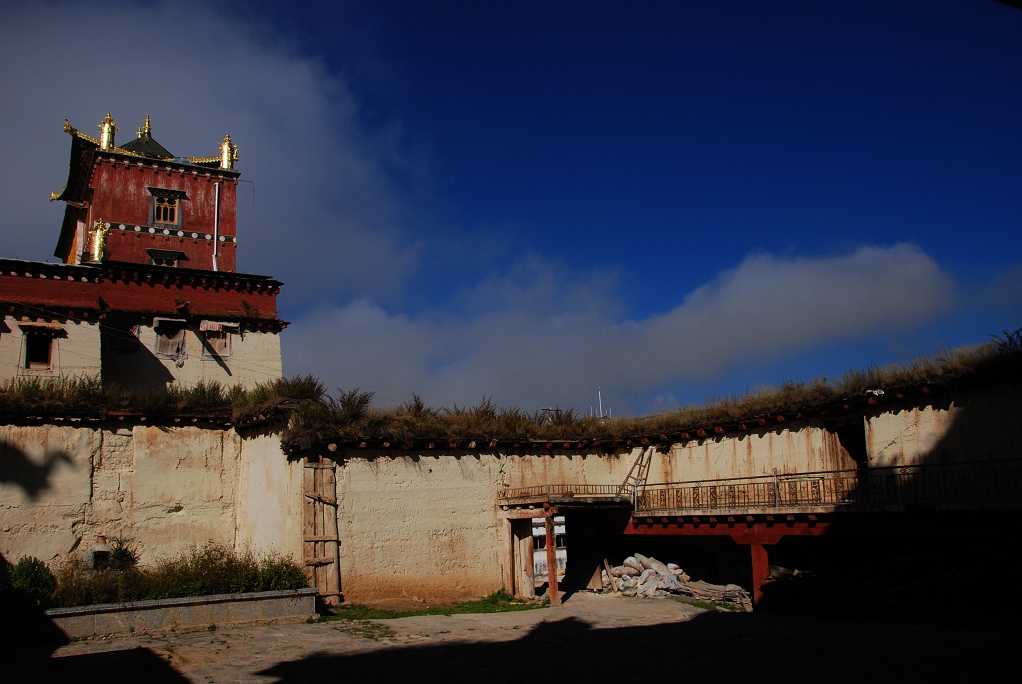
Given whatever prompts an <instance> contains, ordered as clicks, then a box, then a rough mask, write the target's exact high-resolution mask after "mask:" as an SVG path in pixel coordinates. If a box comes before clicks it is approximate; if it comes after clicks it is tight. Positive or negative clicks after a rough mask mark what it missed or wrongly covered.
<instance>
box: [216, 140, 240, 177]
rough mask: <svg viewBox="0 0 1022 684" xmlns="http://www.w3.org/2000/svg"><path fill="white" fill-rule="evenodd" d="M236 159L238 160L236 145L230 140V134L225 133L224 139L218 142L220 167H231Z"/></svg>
mask: <svg viewBox="0 0 1022 684" xmlns="http://www.w3.org/2000/svg"><path fill="white" fill-rule="evenodd" d="M236 161H238V146H237V145H235V144H234V143H232V142H231V136H230V135H225V136H224V141H223V142H222V143H220V168H221V169H233V168H234V162H236Z"/></svg>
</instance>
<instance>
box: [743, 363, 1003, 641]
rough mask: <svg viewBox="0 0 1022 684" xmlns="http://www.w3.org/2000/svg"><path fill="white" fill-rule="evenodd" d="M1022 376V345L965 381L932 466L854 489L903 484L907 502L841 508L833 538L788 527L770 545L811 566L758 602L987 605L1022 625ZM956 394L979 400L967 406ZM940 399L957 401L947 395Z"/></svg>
mask: <svg viewBox="0 0 1022 684" xmlns="http://www.w3.org/2000/svg"><path fill="white" fill-rule="evenodd" d="M1020 379H1022V353H1017V352H1016V353H1009V354H1004V355H1002V356H998V357H995V358H993V359H991V360H990V361H988V362H986V363H985V364H983V365H982V366H980V367H979V368H978V369H977V370H976V374H975V376H974V379H972V380H970V382H971V383H974V384H975V386H977V387H982V388H984V390H983V391H982V392H976V393H972V392H971V391H970V388H969V387H962V388H959V389H957V390H956V391H955V396H956V400H955V402H954V404H955V406H956V407H957V408H956V409H955V411H954V413H953V417H952V422H951V424H950V425H949V426H948V428H947V430H946V431H945V433H944V435H943V438H942V439H941V440H940V441H939V442H938V443H936V444H935V445H934V446H933V448H931V449H930V450H929V451H927V452H926V453H925V455H924V456H923V457H922V458H921V459H917V460H916V461H915V462H916V463H918V464H919V465H920V466H921V467H913V468H907V469H904V474H901V473H900V472H899V474H898V479H897V481H895V479H894V478H893V477H891V475H893V474H894V472H896V471H885V472H886V473H889V475H888V477H886V478H873V479H872V480H871V479H866V478H861V479H860V482H861V483H862V484H860V488H859V490H857V491H856V492H853V496H854V497H860V498H862V499H863V500H876V499H877V497H880V496H887V495H888V494H889V493H890V490H891V488H896V493H895V496H896V498H897V499H898V500H900V501H902V502H906V503H904V510H902V511H894V510H892V511H890V512H884V513H861V514H855V513H848V514H842V515H838V516H835V518H834V520H833V522H832V523H831V525H830V528H829V529H828V531H827V533H826V534H825V535H823V536H822V537H819V538H798V537H786V538H785V539H783V540H782V541H781V542H780V543H779V544H777V545H776V546H774V547H772V548H770V562H771V564H772V565H777V566H783V567H785V568H788V569H791V570H796V569H797V570H799V571H800V573H803V574H800V575H799V576H798V577H795V578H794V579H792V578H790V577H789V576H787V575H784V576H783V577H782V579H781V581H775V582H770V583H768V584H767V585H764V591H765V597H764V600H763V601H762V602H761V604H760V606H759V607H758V608H759V609H760V610H773V611H778V612H785V613H797V614H816V615H830V616H839V617H842V618H853V619H888V618H890V619H893V620H898V621H909V622H928V623H933V622H941V623H946V622H949V621H951V620H956V619H961V618H962V616H980V615H982V616H983V619H984V620H986V621H988V623H989V624H991V626H994V625H996V626H999V627H1013V626H1014V627H1015V628H1017V625H1015V624H1013V623H1014V622H1015V620H1014V619H1013V618H1011V617H1010V616H1011V613H1012V612H1013V611H1012V610H1011V608H1010V605H1009V602H1010V599H1009V597H1008V593H1009V592H1011V591H1014V589H1013V588H1014V587H1015V586H1017V571H1016V570H1015V567H1014V565H1013V556H1014V554H1013V552H1012V551H1013V550H1012V549H1011V548H1010V546H1008V545H1007V544H1006V542H1008V541H1009V540H1013V539H1015V538H1016V536H1017V531H1016V528H1017V522H1018V508H1017V505H1018V503H1019V499H1020V495H1022V467H1020V461H1022V453H1020V450H1022V421H1020V420H1019V419H1018V414H1019V412H1020V411H1022V388H1020V382H1019V381H1020ZM987 388H989V389H987ZM957 397H966V398H968V399H969V400H968V401H967V402H962V404H961V405H959V404H958V401H961V400H959V399H957ZM930 406H931V407H933V408H935V409H948V408H951V406H952V401H951V400H950V399H948V398H946V397H942V396H940V394H939V393H937V396H935V397H934V399H933V401H932V402H931V403H930ZM887 410H889V409H887ZM906 410H911V408H910V407H907V408H906ZM876 415H879V412H878V413H877V414H876ZM874 446H876V445H874ZM947 464H958V465H955V466H954V470H955V472H954V473H953V474H946V475H945V474H943V471H944V468H943V466H945V465H947ZM878 487H882V488H885V489H886V491H883V492H881V491H878V490H876V489H875V488H878ZM871 488H874V491H870V489H871ZM977 587H986V588H988V590H985V591H982V592H980V593H977V592H976V588H977ZM995 587H996V588H998V589H997V590H993V589H994V588H995ZM990 590H993V591H990ZM1002 592H1003V593H1002ZM981 595H982V596H983V598H979V597H980V596H981Z"/></svg>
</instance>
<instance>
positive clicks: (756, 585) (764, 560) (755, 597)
mask: <svg viewBox="0 0 1022 684" xmlns="http://www.w3.org/2000/svg"><path fill="white" fill-rule="evenodd" d="M749 549H750V550H751V551H752V605H753V606H758V605H759V602H760V601H762V600H763V589H762V586H763V583H764V582H766V579H767V577H769V576H770V555H769V554H768V553H767V549H766V547H765V546H763V545H762V544H749Z"/></svg>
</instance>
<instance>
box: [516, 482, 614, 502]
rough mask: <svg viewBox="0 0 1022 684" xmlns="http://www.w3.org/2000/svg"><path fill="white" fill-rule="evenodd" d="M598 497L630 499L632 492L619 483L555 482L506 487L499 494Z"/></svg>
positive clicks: (526, 496) (524, 497) (518, 497)
mask: <svg viewBox="0 0 1022 684" xmlns="http://www.w3.org/2000/svg"><path fill="white" fill-rule="evenodd" d="M573 496H583V497H599V498H608V499H613V498H621V497H623V498H625V499H626V500H627V499H631V498H632V492H631V491H630V490H629V489H627V488H623V487H622V486H621V485H590V484H557V485H537V486H535V487H518V488H515V489H508V490H507V491H505V492H503V493H502V494H501V495H500V498H501V499H526V498H531V497H554V498H557V497H573Z"/></svg>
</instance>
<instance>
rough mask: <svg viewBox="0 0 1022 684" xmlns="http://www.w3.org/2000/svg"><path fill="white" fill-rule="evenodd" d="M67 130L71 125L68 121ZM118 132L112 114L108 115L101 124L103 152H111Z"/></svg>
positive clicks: (100, 136) (100, 146)
mask: <svg viewBox="0 0 1022 684" xmlns="http://www.w3.org/2000/svg"><path fill="white" fill-rule="evenodd" d="M64 122H65V130H67V128H66V127H67V126H70V124H68V123H67V119H64ZM116 132H117V124H115V123H114V120H113V119H112V118H110V112H107V113H106V116H105V117H103V121H102V122H101V123H100V124H99V148H100V149H102V150H109V149H112V148H113V147H114V134H115V133H116Z"/></svg>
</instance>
